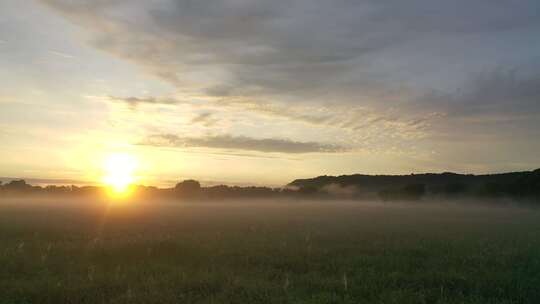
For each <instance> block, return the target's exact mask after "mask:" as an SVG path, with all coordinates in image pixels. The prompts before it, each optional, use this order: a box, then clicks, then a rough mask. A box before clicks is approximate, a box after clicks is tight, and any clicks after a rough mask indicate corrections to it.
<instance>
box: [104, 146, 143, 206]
mask: <svg viewBox="0 0 540 304" xmlns="http://www.w3.org/2000/svg"><path fill="white" fill-rule="evenodd" d="M103 165H104V170H105V176H104V178H103V182H104V183H105V184H106V185H107V186H109V188H110V190H111V192H112V194H114V195H116V196H122V195H127V194H129V190H130V186H131V184H133V182H134V181H135V177H134V173H135V169H136V168H137V159H136V158H135V157H134V156H132V155H129V154H124V153H115V154H111V155H109V156H108V157H107V158H106V159H105V162H104V164H103Z"/></svg>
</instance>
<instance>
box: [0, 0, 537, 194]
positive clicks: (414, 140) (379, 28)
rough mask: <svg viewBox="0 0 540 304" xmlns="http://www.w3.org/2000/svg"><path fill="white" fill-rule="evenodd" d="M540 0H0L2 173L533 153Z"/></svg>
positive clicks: (263, 171)
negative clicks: (122, 162)
mask: <svg viewBox="0 0 540 304" xmlns="http://www.w3.org/2000/svg"><path fill="white" fill-rule="evenodd" d="M539 14H540V2H538V1H537V0H473V1H471V0H454V1H443V0H409V1H401V0H363V1H360V0H358V1H353V0H335V1H323V0H289V1H283V0H273V1H262V0H221V1H218V0H208V1H197V0H145V1H142V0H139V1H138V0H110V1H106V0H95V1H85V0H42V1H34V0H29V1H17V0H7V1H2V2H0V81H1V85H0V142H1V143H2V149H0V176H4V177H27V178H41V179H51V180H54V179H62V180H66V179H67V180H73V181H87V182H97V181H99V180H100V175H102V174H103V172H102V171H103V169H102V167H103V166H102V164H103V162H104V159H107V156H108V155H111V154H114V153H125V154H128V155H132V156H133V157H135V158H136V159H137V160H138V167H137V178H138V181H139V182H140V183H145V184H153V185H169V184H173V183H174V182H176V181H179V180H182V179H187V178H194V179H198V180H201V181H203V182H206V183H229V184H259V185H283V184H286V183H288V182H290V181H292V180H293V179H296V178H306V177H313V176H319V175H325V174H328V175H341V174H353V173H364V174H410V173H413V172H415V173H420V172H445V171H453V172H462V173H494V172H504V171H520V170H531V169H536V168H538V167H540V153H538V151H540V16H539Z"/></svg>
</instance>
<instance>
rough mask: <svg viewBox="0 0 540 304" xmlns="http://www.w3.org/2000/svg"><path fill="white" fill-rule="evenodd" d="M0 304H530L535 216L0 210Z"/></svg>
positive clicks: (344, 206) (156, 208) (535, 263)
mask: <svg viewBox="0 0 540 304" xmlns="http://www.w3.org/2000/svg"><path fill="white" fill-rule="evenodd" d="M8 303H9V304H15V303H55V304H58V303H92V304H93V303H540V211H536V210H531V209H526V208H517V207H471V206H469V207H463V206H456V205H443V204H430V203H425V204H418V205H411V204H382V203H371V204H369V203H353V202H319V203H317V202H306V201H304V202H243V203H233V202H229V203H196V204H195V203H194V204H186V203H165V202H163V203H153V204H150V203H146V204H144V203H137V202H132V203H130V204H119V205H114V206H109V207H107V204H106V203H104V202H85V201H66V202H54V201H48V202H46V201H33V202H30V201H25V200H4V201H2V202H0V304H8Z"/></svg>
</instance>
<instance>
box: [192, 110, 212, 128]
mask: <svg viewBox="0 0 540 304" xmlns="http://www.w3.org/2000/svg"><path fill="white" fill-rule="evenodd" d="M218 121H219V119H217V118H215V117H214V114H213V113H210V112H205V113H200V114H198V115H197V116H195V117H193V119H191V123H192V124H201V125H203V126H205V127H212V126H214V125H215V124H216V123H217V122H218Z"/></svg>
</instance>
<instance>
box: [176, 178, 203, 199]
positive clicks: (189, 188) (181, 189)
mask: <svg viewBox="0 0 540 304" xmlns="http://www.w3.org/2000/svg"><path fill="white" fill-rule="evenodd" d="M174 192H175V193H176V195H179V196H183V197H190V198H192V197H195V196H197V195H199V193H200V192H201V184H200V183H199V182H198V181H196V180H193V179H188V180H185V181H183V182H180V183H178V184H176V186H175V187H174Z"/></svg>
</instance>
